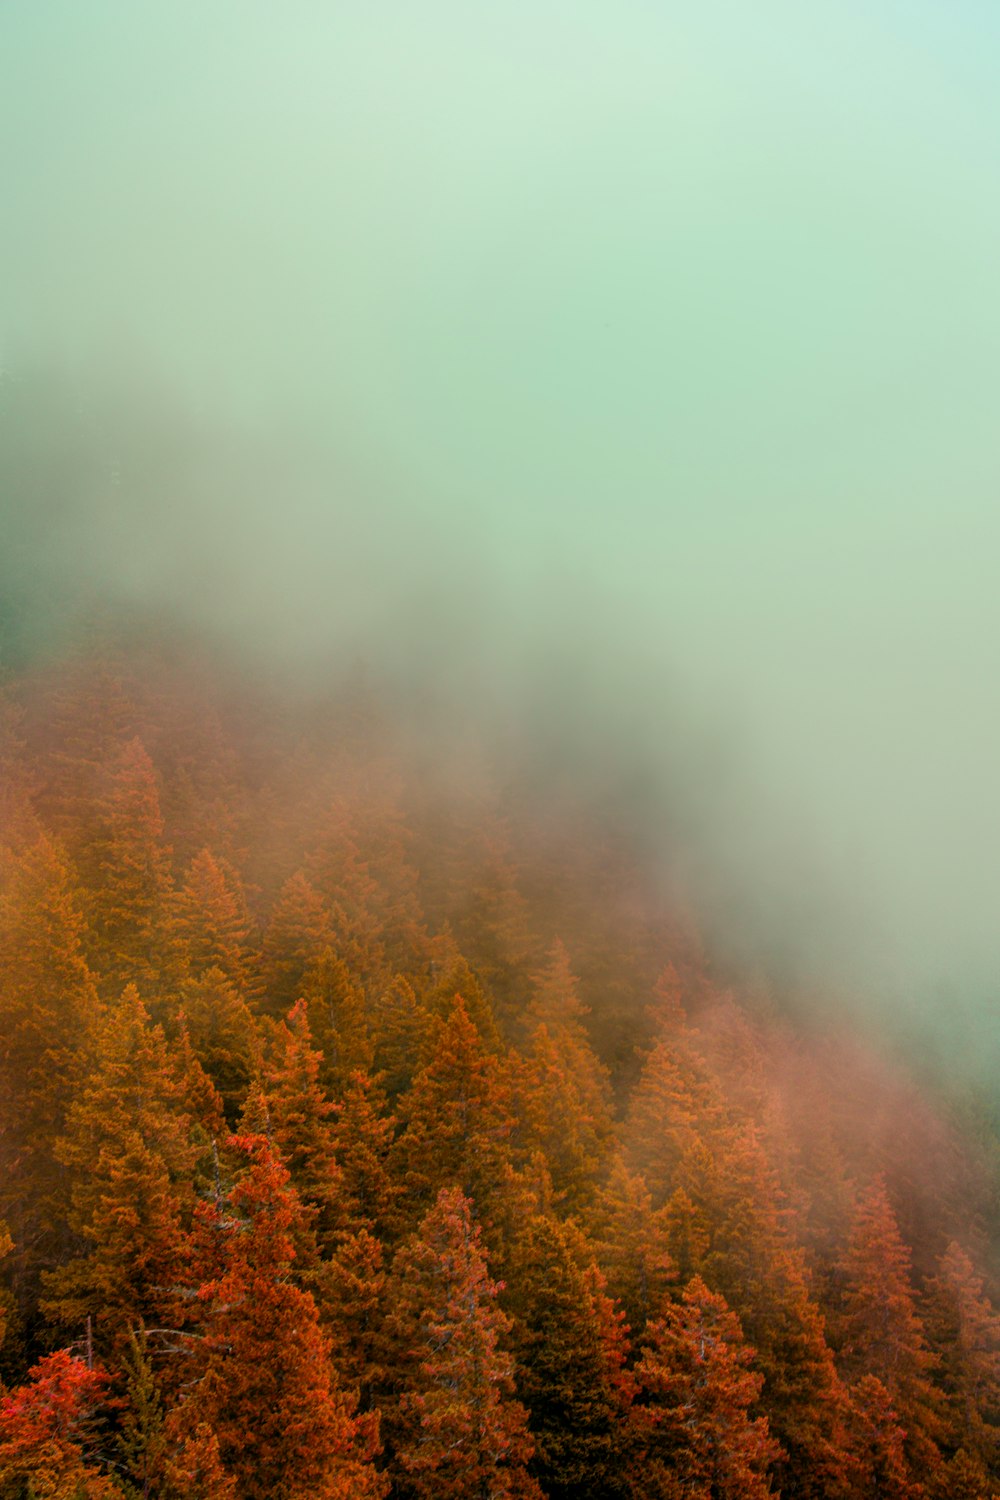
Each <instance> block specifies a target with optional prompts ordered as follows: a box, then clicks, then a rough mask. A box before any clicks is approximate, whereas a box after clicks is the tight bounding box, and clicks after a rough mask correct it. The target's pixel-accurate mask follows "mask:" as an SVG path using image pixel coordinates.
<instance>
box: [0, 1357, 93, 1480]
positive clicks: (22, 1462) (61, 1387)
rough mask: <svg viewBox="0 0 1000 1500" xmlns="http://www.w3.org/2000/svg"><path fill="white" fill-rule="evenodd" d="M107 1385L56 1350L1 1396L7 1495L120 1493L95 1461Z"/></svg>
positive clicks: (0, 1464) (0, 1443)
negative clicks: (17, 1384) (26, 1381)
mask: <svg viewBox="0 0 1000 1500" xmlns="http://www.w3.org/2000/svg"><path fill="white" fill-rule="evenodd" d="M107 1384H108V1377H107V1375H106V1374H105V1372H104V1371H103V1370H102V1369H100V1368H91V1367H90V1366H89V1365H88V1364H87V1362H86V1361H85V1360H82V1359H76V1358H74V1357H73V1355H71V1354H70V1353H69V1351H68V1350H66V1349H60V1350H58V1351H57V1352H56V1353H55V1354H48V1355H46V1356H45V1358H44V1359H41V1360H39V1362H38V1363H37V1364H36V1365H35V1366H34V1367H33V1368H32V1369H31V1371H30V1372H29V1381H28V1384H27V1385H24V1386H21V1387H20V1388H19V1389H18V1390H15V1391H12V1392H11V1393H10V1395H8V1396H5V1397H4V1398H3V1399H2V1400H0V1495H3V1497H4V1500H8V1497H9V1500H15V1497H17V1500H19V1497H21V1496H27V1497H28V1500H31V1497H37V1500H111V1497H113V1496H114V1495H116V1494H118V1493H119V1491H118V1490H117V1489H116V1487H115V1486H114V1485H113V1484H112V1483H111V1481H110V1480H109V1479H108V1478H106V1477H105V1476H104V1475H103V1474H101V1473H100V1470H99V1468H98V1465H97V1459H98V1446H99V1436H100V1425H101V1417H102V1407H105V1406H106V1403H107V1394H106V1393H107Z"/></svg>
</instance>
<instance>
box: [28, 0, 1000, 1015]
mask: <svg viewBox="0 0 1000 1500" xmlns="http://www.w3.org/2000/svg"><path fill="white" fill-rule="evenodd" d="M0 191H2V199H0V204H2V218H3V231H2V235H0V340H2V346H3V351H4V358H5V360H6V363H7V365H8V367H9V368H12V369H15V370H23V369H26V368H28V367H31V368H34V369H37V368H40V367H41V368H46V369H48V370H50V371H59V372H63V373H64V375H65V376H66V378H67V379H68V380H69V382H70V384H71V386H72V389H73V390H74V391H76V392H79V393H80V400H81V402H83V403H84V404H86V403H87V402H89V401H93V402H94V403H95V405H96V406H100V404H101V402H102V401H103V402H105V404H106V408H107V409H108V410H113V411H115V412H117V413H118V416H117V417H116V418H114V419H111V418H109V419H108V421H109V427H108V431H109V434H110V435H109V437H108V444H109V451H110V449H111V448H114V449H115V450H116V451H115V454H113V455H112V456H111V461H112V462H113V464H114V465H117V466H118V468H116V469H115V474H116V488H117V491H118V494H117V497H116V498H115V499H114V503H113V504H110V505H109V504H108V503H107V501H106V497H105V498H104V499H101V498H100V497H99V496H96V495H95V494H93V493H91V490H90V489H88V488H87V486H86V485H82V486H81V493H80V494H79V496H78V497H77V498H78V501H79V509H78V514H79V517H80V521H79V531H78V533H77V534H76V536H75V539H74V548H73V550H74V556H75V558H76V562H77V564H78V566H79V567H80V568H81V569H83V570H87V569H88V568H89V569H91V570H92V569H94V568H95V567H97V568H98V569H99V570H103V569H104V568H107V576H108V580H109V585H108V586H109V587H111V586H112V583H111V581H112V580H114V581H115V582H114V586H116V587H117V586H120V587H123V588H125V589H129V590H132V591H137V592H139V593H145V594H147V595H149V596H150V597H152V598H153V599H155V600H163V599H164V598H166V599H169V600H172V601H174V602H177V603H179V604H182V605H183V606H184V607H185V608H189V609H191V610H192V611H193V612H194V613H195V614H196V615H197V617H198V618H200V619H203V620H206V621H214V622H216V623H218V622H222V623H223V624H224V625H225V626H226V627H227V628H228V629H230V630H231V631H234V632H237V633H243V634H244V635H245V636H246V637H247V639H248V640H252V641H253V642H254V643H259V642H261V641H265V640H266V641H267V642H269V643H270V644H271V645H273V644H274V643H275V642H277V643H278V644H279V646H280V647H281V648H282V649H284V650H286V651H287V652H288V653H290V654H292V655H296V654H300V655H302V657H303V658H305V657H306V656H310V657H311V656H312V655H313V654H314V653H316V652H319V651H321V650H322V649H325V647H326V645H327V644H328V643H329V642H330V640H331V639H342V638H343V639H346V638H348V637H349V638H350V639H351V640H352V642H353V641H357V640H360V641H362V642H364V641H366V640H370V639H376V638H377V639H378V640H379V641H380V642H381V646H380V649H384V650H385V651H386V652H387V654H388V655H389V656H391V657H392V658H393V660H394V661H396V662H397V663H398V662H407V661H412V660H413V659H416V660H418V661H419V662H420V663H421V670H428V671H438V672H443V674H444V675H445V676H447V674H448V673H449V672H451V673H454V674H456V675H457V677H458V678H459V680H460V681H461V684H462V690H463V691H467V692H468V693H469V694H470V695H471V697H473V698H475V700H476V701H477V702H478V703H489V702H490V700H491V699H492V700H493V702H494V704H499V705H500V706H501V713H502V712H505V711H507V709H509V708H510V706H511V705H512V704H513V703H514V702H516V701H519V699H520V698H523V697H524V696H529V697H531V696H533V697H534V698H535V699H536V700H537V698H539V697H542V696H544V695H545V694H546V693H547V692H548V693H550V694H551V695H552V701H553V702H554V703H555V705H556V710H557V711H558V712H564V713H565V716H566V720H567V723H572V726H573V733H574V735H575V736H576V737H578V738H579V737H582V738H583V739H584V740H587V739H588V737H589V739H591V740H592V742H593V744H594V746H595V747H596V753H597V754H598V758H600V759H601V761H602V764H603V765H604V767H605V771H606V773H607V774H608V775H609V776H611V777H612V778H613V777H614V775H615V752H616V749H617V747H618V746H621V748H622V750H623V753H624V754H626V755H627V757H628V759H629V763H630V764H632V763H634V762H635V761H641V762H642V763H643V764H644V765H645V766H646V767H647V769H648V771H649V775H650V777H651V779H652V780H653V781H654V782H655V780H656V777H657V775H658V774H659V768H660V767H663V766H670V765H676V763H677V762H678V761H680V762H684V763H686V764H688V765H689V766H690V765H691V764H694V765H698V764H699V763H700V762H701V758H702V755H703V752H704V749H705V746H706V745H711V746H712V747H714V748H713V749H712V750H711V752H710V753H708V755H707V759H706V760H705V762H704V766H703V769H702V774H701V776H700V778H699V777H698V776H695V777H694V778H693V780H692V782H691V792H690V796H691V798H692V804H693V807H694V812H693V814H692V816H693V817H694V818H695V820H696V821H697V820H699V819H701V820H703V821H704V822H705V825H706V828H707V830H708V832H707V833H706V841H707V842H706V847H707V848H709V850H710V861H711V860H715V861H718V862H719V864H720V867H721V866H725V867H726V869H727V870H728V871H729V872H731V873H732V875H733V877H734V879H735V880H736V882H737V884H738V885H741V887H742V889H743V892H744V896H745V898H746V901H747V903H748V905H749V906H751V907H753V906H754V905H756V906H759V907H760V909H761V910H762V911H763V910H766V913H767V920H768V921H769V922H771V923H772V924H773V925H774V926H775V928H776V930H777V929H781V928H782V927H784V929H786V931H793V930H794V929H795V927H796V924H797V923H800V922H801V923H802V929H803V930H802V934H801V935H800V936H799V937H798V938H797V939H796V938H795V937H794V936H793V938H792V942H793V945H794V942H795V941H796V940H797V941H800V942H801V943H802V944H803V946H804V947H805V948H807V949H808V948H809V946H810V945H811V944H812V945H815V946H816V951H817V953H819V950H820V949H822V950H823V953H822V960H823V962H824V963H829V962H831V961H832V962H833V963H834V964H835V965H836V964H837V963H843V965H844V968H845V970H847V971H850V969H851V964H850V962H849V955H848V954H847V953H846V952H845V951H844V949H845V948H847V947H849V946H850V944H851V941H852V938H851V933H852V930H853V931H854V932H855V933H856V936H857V941H858V944H859V946H860V945H862V938H861V930H862V927H863V928H864V929H865V931H866V933H867V934H868V939H869V940H870V939H871V936H872V934H877V938H876V943H877V945H881V947H880V959H879V962H880V963H881V964H882V966H883V969H884V974H885V975H889V976H891V975H892V974H895V973H899V974H901V975H902V976H903V979H904V980H905V983H906V984H907V985H910V986H912V987H920V986H924V987H926V985H927V984H933V983H935V982H936V981H937V980H938V979H939V978H944V979H951V980H953V981H956V982H964V979H965V976H974V977H975V981H976V983H977V984H980V983H985V984H986V985H987V987H989V985H991V984H992V982H993V980H994V978H995V977H996V978H1000V935H998V924H997V918H998V913H1000V856H998V851H1000V692H998V685H1000V586H998V585H1000V490H998V478H1000V441H998V436H1000V420H998V417H1000V413H998V397H1000V292H998V267H1000V11H998V10H997V8H996V7H995V6H993V5H988V4H987V3H985V0H951V3H950V4H948V5H946V6H945V5H936V4H931V3H929V0H909V3H907V4H902V3H886V4H881V5H879V4H875V5H873V4H862V3H860V0H837V3H817V4H814V5H803V4H801V3H792V0H788V3H780V0H755V3H754V4H748V3H737V0H717V3H715V0H698V3H693V0H692V3H688V4H673V3H670V0H657V3H653V0H647V3H638V0H614V3H611V0H573V3H568V0H567V3H560V4H556V3H552V0H531V3H530V4H529V3H527V0H504V3H503V4H493V5H487V4H485V3H481V0H462V3H458V0H453V3H439V0H422V3H420V4H417V3H403V0H399V3H394V4H384V3H378V0H365V3H363V4H362V3H353V0H340V3H333V0H323V3H320V0H316V3H305V0H286V3H285V4H282V5H280V6H279V5H277V4H271V3H268V4H265V3H262V0H239V3H236V0H231V3H220V0H197V3H192V0H169V3H168V0H150V3H144V4H136V3H135V0H120V3H109V0H64V3H55V0H2V3H0ZM108 392H111V393H113V394H112V395H111V396H109V395H108V394H107V393H108ZM108 403H110V404H108ZM126 411H127V412H128V416H127V417H126V416H123V415H122V413H123V412H126ZM116 422H117V424H118V425H117V426H116ZM119 450H120V451H119ZM119 469H120V472H119ZM446 646H447V647H448V650H447V651H445V649H444V648H445V647H446ZM559 683H561V686H559V685H558V684H559ZM819 893H823V894H822V895H820V894H819ZM827 893H830V896H829V899H830V902H831V909H832V908H833V906H837V907H839V908H843V910H844V911H845V912H847V911H850V912H853V913H854V916H853V917H852V918H851V919H850V920H848V921H847V924H846V926H844V927H838V926H837V924H836V923H835V922H831V923H830V924H829V926H828V927H826V928H824V931H823V936H822V938H819V937H818V936H817V934H816V933H815V932H813V931H811V930H808V931H807V929H808V928H809V921H810V920H811V919H809V918H807V916H806V915H805V913H806V912H807V911H810V910H812V909H813V908H814V907H815V905H816V904H817V901H818V903H819V905H821V906H822V904H823V903H824V902H826V900H827ZM854 920H856V921H857V926H856V928H855V929H852V928H851V925H850V922H851V921H854ZM820 926H821V927H822V926H823V924H822V923H820ZM866 954H867V950H866ZM865 962H868V958H867V956H866V959H865ZM883 977H884V976H883Z"/></svg>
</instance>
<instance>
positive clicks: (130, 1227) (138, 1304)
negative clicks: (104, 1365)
mask: <svg viewBox="0 0 1000 1500" xmlns="http://www.w3.org/2000/svg"><path fill="white" fill-rule="evenodd" d="M98 1058H99V1063H98V1066H97V1068H96V1069H95V1071H94V1073H93V1074H92V1076H91V1078H90V1079H89V1080H88V1082H87V1084H86V1086H85V1087H84V1088H83V1089H82V1090H81V1093H80V1097H79V1099H78V1100H77V1101H76V1102H75V1103H74V1105H73V1106H72V1107H71V1109H70V1111H69V1114H68V1117H67V1122H66V1133H65V1135H64V1136H63V1138H62V1140H61V1141H60V1142H59V1144H58V1147H57V1152H58V1156H59V1159H60V1161H62V1163H63V1164H64V1165H65V1166H66V1167H67V1168H68V1169H69V1171H70V1172H71V1173H72V1177H73V1191H72V1203H71V1208H70V1213H69V1225H70V1228H71V1229H72V1230H73V1232H74V1234H75V1236H76V1241H77V1249H76V1253H75V1254H74V1255H72V1256H68V1257H67V1258H66V1259H65V1260H64V1262H63V1264H62V1265H60V1266H59V1267H58V1268H56V1269H55V1270H53V1271H51V1272H49V1273H47V1274H46V1276H45V1283H46V1294H45V1298H44V1304H43V1305H44V1309H45V1311H46V1315H47V1316H48V1317H49V1319H50V1320H51V1321H53V1322H55V1323H57V1324H58V1325H59V1326H61V1327H64V1328H67V1329H72V1328H75V1327H78V1326H82V1324H83V1323H84V1322H85V1320H86V1319H87V1318H88V1317H92V1318H93V1320H94V1327H95V1331H96V1332H97V1333H98V1334H99V1336H100V1337H101V1339H102V1340H105V1339H107V1338H111V1339H113V1340H118V1339H123V1338H126V1337H127V1331H128V1329H129V1327H131V1326H137V1325H138V1324H139V1323H142V1322H145V1323H148V1324H150V1326H155V1325H158V1324H159V1323H161V1322H162V1321H163V1320H164V1319H168V1320H169V1318H170V1316H171V1311H172V1309H173V1307H174V1294H175V1289H176V1286H177V1284H178V1280H179V1278H180V1276H181V1273H182V1268H183V1265H184V1261H185V1256H186V1249H185V1233H184V1229H185V1218H186V1215H187V1213H188V1212H189V1211H190V1206H191V1203H192V1199H193V1184H194V1178H195V1169H196V1163H197V1160H198V1157H199V1155H200V1152H201V1150H202V1144H199V1142H198V1141H197V1140H196V1139H195V1138H194V1136H193V1133H192V1125H191V1121H190V1119H189V1118H188V1116H187V1115H186V1114H185V1113H184V1110H183V1105H182V1102H181V1084H180V1081H179V1080H178V1079H177V1077H176V1075H175V1073H174V1071H173V1069H172V1067H171V1063H170V1059H169V1056H168V1052H167V1046H166V1042H165V1040H164V1036H163V1033H162V1031H161V1029H160V1028H159V1027H158V1026H154V1025H153V1024H152V1022H151V1021H150V1018H149V1014H148V1012H147V1010H146V1008H145V1006H144V1005H143V1003H142V1001H141V999H140V998H139V995H138V993H137V991H136V989H135V986H134V985H129V986H128V987H127V988H126V990H125V991H124V993H123V995H122V997H121V999H120V1001H119V1002H118V1004H117V1005H116V1006H115V1008H114V1009H113V1011H112V1012H111V1013H110V1015H109V1016H108V1019H107V1021H106V1022H105V1025H104V1027H103V1029H102V1031H101V1034H100V1037H99V1045H98Z"/></svg>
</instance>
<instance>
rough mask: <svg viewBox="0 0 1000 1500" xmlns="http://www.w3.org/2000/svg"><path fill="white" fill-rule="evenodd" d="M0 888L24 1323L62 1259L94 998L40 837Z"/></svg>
mask: <svg viewBox="0 0 1000 1500" xmlns="http://www.w3.org/2000/svg"><path fill="white" fill-rule="evenodd" d="M2 874H3V880H2V885H0V1097H2V1098H3V1111H2V1122H0V1144H2V1152H3V1162H4V1172H3V1175H2V1178H0V1218H2V1219H5V1220H6V1221H7V1223H8V1225H9V1227H10V1229H11V1231H12V1234H13V1238H14V1242H15V1250H14V1253H13V1255H12V1257H11V1261H10V1264H9V1267H8V1271H9V1274H10V1279H11V1285H12V1289H13V1295H14V1300H15V1303H16V1306H17V1310H18V1314H19V1318H20V1320H21V1322H22V1323H28V1322H29V1320H30V1319H31V1317H32V1314H33V1310H34V1303H35V1301H36V1299H37V1294H38V1278H39V1275H40V1274H41V1272H42V1271H43V1270H44V1269H46V1268H51V1267H52V1266H54V1265H55V1264H56V1263H57V1262H58V1261H59V1260H60V1259H61V1258H62V1257H63V1256H64V1255H65V1253H66V1250H67V1237H66V1231H65V1221H66V1216H67V1211H68V1203H69V1188H70V1184H69V1181H68V1179H67V1176H66V1173H65V1171H64V1170H63V1167H62V1166H61V1164H60V1163H59V1161H58V1160H57V1158H56V1154H55V1144H56V1141H57V1140H58V1138H59V1136H60V1135H61V1134H62V1132H63V1130H64V1128H65V1122H66V1116H67V1112H68V1110H69V1108H70V1105H71V1102H72V1101H73V1099H74V1098H75V1097H76V1095H77V1093H78V1091H79V1089H80V1087H81V1084H82V1082H83V1079H84V1077H85V1075H86V1070H87V1068H88V1067H89V1066H90V1063H91V1058H92V1053H93V1049H94V1046H95V1033H96V1030H97V1019H98V1006H97V994H96V991H95V989H94V984H93V981H92V979H91V976H90V972H89V970H88V968H87V965H86V963H85V961H84V958H83V954H82V936H83V919H82V917H81V915H80V913H79V911H78V909H77V905H76V900H75V893H74V890H73V879H72V875H71V872H70V870H69V867H68V865H67V864H66V861H65V860H64V859H63V857H62V856H61V854H60V853H59V851H58V849H57V848H56V847H55V845H54V844H52V843H51V842H50V841H49V839H48V838H46V837H45V836H44V835H41V836H39V837H38V839H37V840H36V841H35V842H33V843H31V844H29V845H27V846H25V847H23V848H20V849H18V850H17V851H16V853H15V851H13V850H11V851H8V853H7V856H6V858H5V859H4V861H3V870H2Z"/></svg>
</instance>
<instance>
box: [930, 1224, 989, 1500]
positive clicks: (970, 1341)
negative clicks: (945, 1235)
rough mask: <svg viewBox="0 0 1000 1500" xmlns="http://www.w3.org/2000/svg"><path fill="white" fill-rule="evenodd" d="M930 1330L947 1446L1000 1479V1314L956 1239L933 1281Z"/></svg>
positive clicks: (952, 1452) (983, 1473) (949, 1451)
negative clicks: (995, 1310) (941, 1397)
mask: <svg viewBox="0 0 1000 1500" xmlns="http://www.w3.org/2000/svg"><path fill="white" fill-rule="evenodd" d="M926 1330H927V1334H928V1335H929V1337H930V1339H931V1341H932V1346H933V1349H934V1351H935V1353H936V1356H937V1370H936V1383H937V1386H938V1388H939V1389H940V1391H941V1392H942V1395H943V1398H944V1418H945V1432H944V1436H943V1446H944V1447H945V1448H946V1450H947V1452H948V1453H949V1456H953V1455H954V1454H955V1453H957V1451H958V1450H959V1449H961V1450H963V1452H964V1453H965V1461H966V1466H967V1467H969V1466H971V1465H973V1464H977V1465H978V1466H979V1468H980V1470H981V1471H982V1476H983V1479H986V1478H987V1477H991V1478H992V1479H993V1480H994V1481H997V1482H1000V1316H998V1315H997V1313H996V1312H994V1310H993V1307H992V1306H991V1304H990V1301H989V1298H988V1297H987V1296H986V1293H985V1290H984V1283H983V1278H982V1277H981V1276H980V1275H979V1274H978V1272H977V1271H976V1268H975V1266H974V1265H973V1264H972V1261H971V1260H970V1258H969V1256H968V1255H967V1254H966V1252H965V1251H964V1250H963V1249H962V1247H961V1246H960V1245H957V1244H955V1243H954V1242H952V1243H951V1244H950V1245H949V1246H948V1248H947V1250H946V1251H945V1253H944V1255H943V1256H942V1257H941V1260H940V1262H939V1266H938V1274H937V1276H936V1277H933V1278H932V1279H931V1280H930V1281H929V1282H928V1284H927V1319H926ZM998 1487H1000V1484H998Z"/></svg>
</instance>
